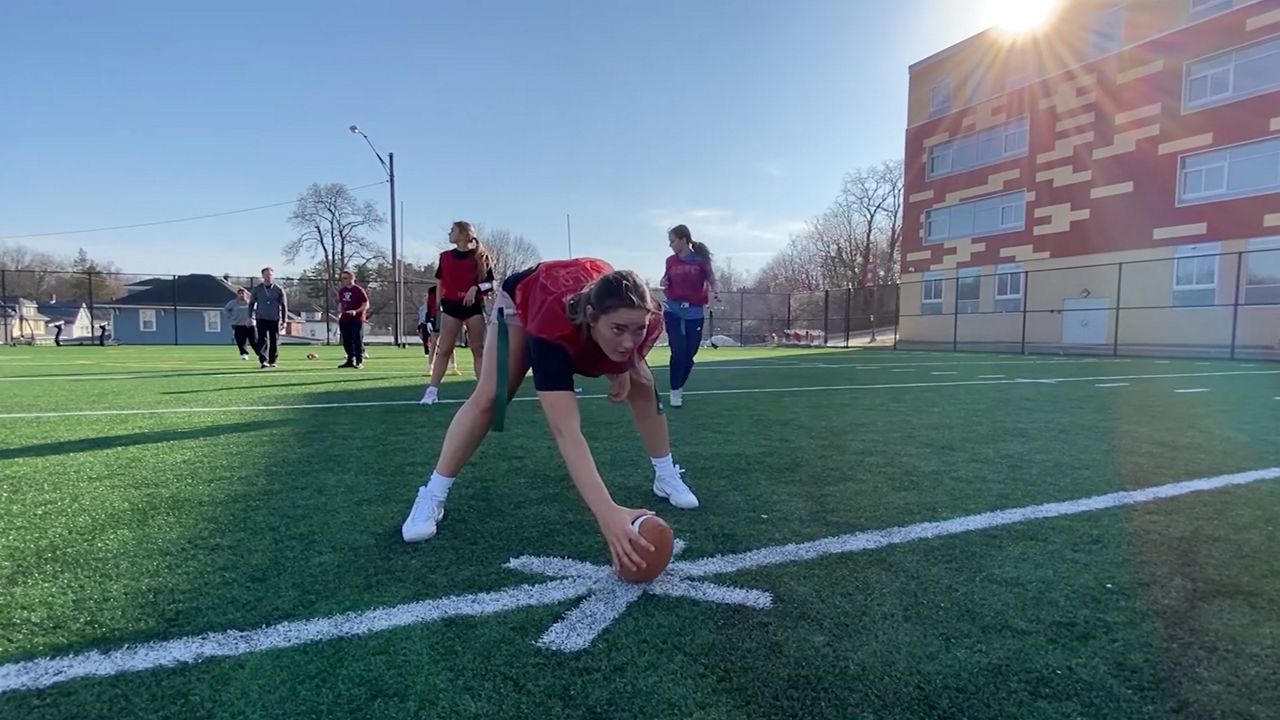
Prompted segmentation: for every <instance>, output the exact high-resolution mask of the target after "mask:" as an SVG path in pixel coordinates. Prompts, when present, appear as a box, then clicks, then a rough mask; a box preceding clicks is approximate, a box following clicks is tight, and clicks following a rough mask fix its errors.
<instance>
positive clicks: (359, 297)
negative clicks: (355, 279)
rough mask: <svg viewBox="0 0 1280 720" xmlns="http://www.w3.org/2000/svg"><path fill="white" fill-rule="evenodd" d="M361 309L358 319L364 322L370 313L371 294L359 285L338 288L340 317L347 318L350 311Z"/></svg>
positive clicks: (357, 314)
mask: <svg viewBox="0 0 1280 720" xmlns="http://www.w3.org/2000/svg"><path fill="white" fill-rule="evenodd" d="M356 308H360V312H358V313H356V317H357V318H358V319H360V320H364V318H365V315H366V314H367V313H368V312H369V293H367V292H365V291H364V288H362V287H360V286H359V285H355V284H352V285H351V287H340V288H338V317H340V318H346V317H349V316H348V315H347V311H348V310H355V309H356Z"/></svg>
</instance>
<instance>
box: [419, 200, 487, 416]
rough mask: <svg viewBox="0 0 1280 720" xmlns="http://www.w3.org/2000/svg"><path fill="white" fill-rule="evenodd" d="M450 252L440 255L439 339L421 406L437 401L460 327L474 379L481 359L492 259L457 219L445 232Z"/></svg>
mask: <svg viewBox="0 0 1280 720" xmlns="http://www.w3.org/2000/svg"><path fill="white" fill-rule="evenodd" d="M449 242H451V243H453V245H454V247H453V249H452V250H445V251H444V252H442V253H440V262H439V263H438V264H437V265H436V279H437V280H439V281H440V285H439V288H440V311H441V312H440V338H439V339H438V340H437V341H436V356H435V358H434V359H433V360H432V363H431V384H430V385H428V386H427V391H426V392H425V393H423V395H422V400H421V401H420V402H421V404H423V405H434V404H436V401H437V400H439V399H440V381H441V379H443V378H444V372H445V368H446V367H447V366H448V365H449V361H450V360H452V359H453V352H454V348H455V347H456V346H457V344H458V335H459V333H461V332H462V327H463V325H465V326H466V328H467V338H468V340H469V341H470V342H469V343H468V344H469V345H470V346H471V356H472V357H473V358H475V364H476V377H477V378H479V377H480V365H481V361H482V360H483V357H484V335H485V332H484V297H485V295H488V294H489V293H490V292H492V291H493V260H492V259H491V258H490V257H489V252H488V251H487V250H485V249H484V246H483V245H481V244H480V238H479V236H478V235H476V229H475V226H474V225H472V224H471V223H469V222H464V221H462V220H459V221H458V222H455V223H454V224H453V227H452V228H450V229H449Z"/></svg>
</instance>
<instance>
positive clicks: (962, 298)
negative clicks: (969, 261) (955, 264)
mask: <svg viewBox="0 0 1280 720" xmlns="http://www.w3.org/2000/svg"><path fill="white" fill-rule="evenodd" d="M981 300H982V268H965V269H964V270H961V271H960V272H959V275H958V279H957V280H956V312H958V313H961V314H964V315H972V314H973V313H976V312H978V305H979V303H980V302H981Z"/></svg>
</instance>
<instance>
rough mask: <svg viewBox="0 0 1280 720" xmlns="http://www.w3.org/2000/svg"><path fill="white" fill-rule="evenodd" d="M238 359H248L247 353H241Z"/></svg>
mask: <svg viewBox="0 0 1280 720" xmlns="http://www.w3.org/2000/svg"><path fill="white" fill-rule="evenodd" d="M240 359H241V360H248V359H249V356H248V354H245V355H241V356H240Z"/></svg>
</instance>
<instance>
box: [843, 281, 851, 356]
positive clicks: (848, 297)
mask: <svg viewBox="0 0 1280 720" xmlns="http://www.w3.org/2000/svg"><path fill="white" fill-rule="evenodd" d="M852 300H853V288H852V287H848V288H845V291H844V346H845V347H849V325H851V324H852V322H853V318H852V317H851V316H850V313H851V312H853V310H852V308H850V307H849V306H850V303H851V302H852Z"/></svg>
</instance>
